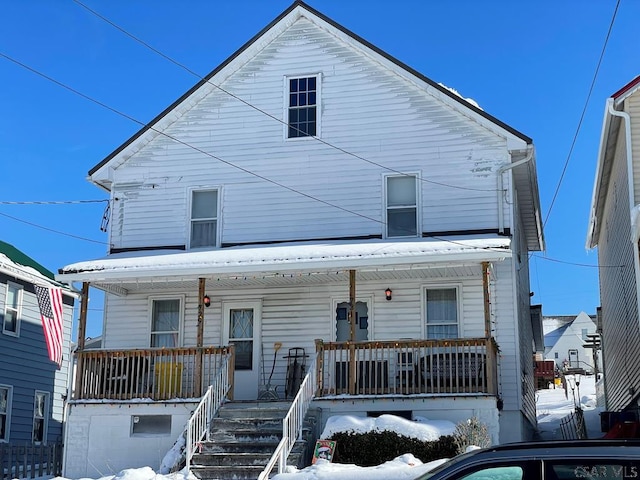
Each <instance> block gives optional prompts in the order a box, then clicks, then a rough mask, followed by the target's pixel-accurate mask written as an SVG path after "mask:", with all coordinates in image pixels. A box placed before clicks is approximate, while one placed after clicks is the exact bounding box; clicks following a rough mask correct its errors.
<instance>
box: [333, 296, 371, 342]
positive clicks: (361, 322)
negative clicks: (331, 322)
mask: <svg viewBox="0 0 640 480" xmlns="http://www.w3.org/2000/svg"><path fill="white" fill-rule="evenodd" d="M368 312H369V309H368V307H367V302H356V325H355V337H356V338H355V341H356V342H365V341H367V340H369V313H368ZM350 334H351V328H350V325H349V302H340V303H338V305H337V306H336V342H348V341H350V340H351V339H350V338H349V336H350Z"/></svg>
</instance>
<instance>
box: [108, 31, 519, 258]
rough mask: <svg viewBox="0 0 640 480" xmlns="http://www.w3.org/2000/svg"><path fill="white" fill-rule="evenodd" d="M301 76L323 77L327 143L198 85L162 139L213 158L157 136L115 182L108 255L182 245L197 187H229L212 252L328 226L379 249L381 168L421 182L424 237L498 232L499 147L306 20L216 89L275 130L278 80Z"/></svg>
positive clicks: (322, 233)
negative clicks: (286, 131) (296, 136)
mask: <svg viewBox="0 0 640 480" xmlns="http://www.w3.org/2000/svg"><path fill="white" fill-rule="evenodd" d="M316 42H317V43H316ZM321 45H327V46H330V47H328V49H325V48H324V47H321ZM336 59H337V60H336ZM296 72H300V73H301V74H302V75H306V74H308V73H309V72H318V75H320V76H321V79H322V81H321V88H322V92H321V97H322V111H321V112H318V117H321V118H322V126H321V127H322V141H319V140H316V139H312V138H308V137H307V138H305V139H304V141H290V140H288V139H287V138H286V135H283V128H286V126H283V124H282V122H281V121H278V120H275V119H273V118H270V117H269V116H267V115H265V114H264V113H261V112H260V111H257V110H254V109H250V108H247V106H246V105H245V104H243V103H242V102H238V101H235V100H234V99H233V98H231V97H230V96H229V95H227V94H225V93H224V92H222V91H220V90H219V89H216V88H213V87H209V86H207V85H206V84H205V85H203V87H202V88H203V90H202V91H201V92H200V93H199V95H201V96H202V98H201V99H199V101H198V102H197V103H195V104H192V105H191V108H190V109H189V110H187V111H185V112H183V113H181V115H180V116H179V118H177V119H176V120H175V121H174V122H173V123H171V124H169V125H168V126H167V128H166V133H167V134H168V135H172V136H176V137H178V138H184V139H185V143H187V144H189V145H194V146H195V147H197V148H198V149H199V150H203V151H206V152H211V153H212V154H214V155H215V157H216V158H212V157H210V156H207V155H205V154H203V153H202V152H201V151H198V150H194V149H193V148H189V146H188V145H185V144H181V143H176V142H174V141H172V140H171V139H169V138H167V137H165V136H163V135H158V136H156V137H155V138H153V139H152V140H151V141H150V142H149V144H148V145H147V146H146V147H145V148H143V149H141V150H140V151H139V152H137V153H135V154H134V155H133V156H132V157H131V159H130V160H128V161H126V162H124V163H123V164H122V165H120V166H118V167H117V168H115V169H114V170H113V176H114V177H113V181H114V185H115V186H114V193H113V196H114V197H117V198H118V199H119V200H118V201H115V202H114V213H113V219H112V223H111V235H112V239H111V241H112V243H113V245H114V246H115V247H117V248H126V247H141V246H148V245H149V244H152V245H155V246H158V245H159V246H162V245H180V244H185V242H187V243H188V240H185V239H188V238H189V235H190V233H189V230H188V228H187V222H185V218H189V215H190V211H189V208H190V205H189V201H188V198H184V191H185V190H184V189H185V187H186V188H196V186H199V185H224V199H222V194H221V195H220V198H219V201H221V202H222V201H223V215H224V218H223V222H222V223H224V225H223V227H221V226H220V225H219V230H221V234H220V237H219V240H220V244H226V243H231V244H236V243H249V242H268V241H274V240H289V239H292V240H304V239H315V238H326V237H327V224H330V225H331V232H330V236H331V237H337V238H341V237H351V236H366V235H380V233H381V232H383V231H384V229H383V228H384V227H383V226H384V223H385V221H386V219H385V211H384V207H382V205H383V202H384V200H383V198H384V182H381V180H380V179H381V174H383V175H384V174H391V173H393V172H392V171H388V170H385V168H389V169H392V170H393V171H399V172H422V174H421V175H422V176H423V177H424V179H421V181H420V182H418V183H419V185H418V191H419V195H418V199H419V202H420V204H419V206H418V211H419V221H418V224H419V225H424V226H428V229H427V230H429V231H438V232H442V231H461V230H481V229H495V228H497V227H496V222H497V220H496V219H497V218H498V211H497V200H496V194H495V189H496V172H497V169H498V168H499V167H500V166H502V165H505V164H507V163H509V161H510V158H509V154H508V151H507V148H506V140H505V139H504V137H501V136H499V135H495V134H493V133H491V132H490V131H489V130H487V129H486V128H485V127H484V126H481V125H480V124H478V123H477V122H475V121H473V120H471V119H470V118H469V117H468V116H465V115H461V114H460V113H459V112H457V111H455V110H454V109H452V108H451V107H449V106H445V105H443V103H442V101H441V99H440V98H439V97H438V96H434V95H432V94H431V93H429V91H430V90H431V89H430V88H429V89H428V90H425V89H424V88H420V87H418V86H416V85H415V84H414V83H412V82H410V81H408V80H406V79H405V78H402V77H400V76H398V75H396V74H395V73H392V72H390V71H389V70H388V69H386V68H385V67H383V66H382V65H380V64H379V63H377V62H375V61H373V60H371V59H370V58H368V57H366V56H362V55H360V54H359V53H358V52H357V51H356V50H354V49H353V48H352V47H351V46H349V45H347V44H343V43H341V42H339V41H337V39H336V38H335V37H333V36H331V35H330V34H328V33H327V32H325V31H323V30H321V29H319V28H315V27H313V26H312V25H311V24H310V23H309V22H307V21H306V20H301V21H300V22H297V23H295V24H293V25H292V26H291V27H290V28H289V29H288V30H286V31H285V32H284V33H283V34H282V35H281V36H279V37H278V38H277V39H275V40H274V41H273V42H271V43H269V44H268V45H265V46H264V48H263V49H262V50H260V52H259V53H258V54H257V56H256V57H255V58H253V59H251V60H250V61H248V62H247V63H246V64H243V65H242V66H241V67H240V69H239V70H238V71H237V72H235V74H234V75H233V76H232V77H229V78H226V79H223V81H222V83H221V84H220V85H221V86H222V87H223V88H224V89H225V90H227V91H229V92H231V93H233V94H234V95H238V96H240V97H241V98H246V99H248V100H249V101H250V102H251V104H252V105H254V106H255V107H257V108H259V109H260V110H262V111H265V112H277V117H278V118H279V117H281V116H282V113H281V112H282V111H283V108H284V106H286V103H287V99H286V98H285V92H286V90H285V88H283V83H284V81H283V78H285V77H286V76H287V75H291V74H295V73H296ZM258 79H259V80H258ZM213 81H214V83H215V79H214V80H213ZM461 108H462V107H461ZM283 137H285V138H283ZM336 147H339V148H336ZM341 149H342V150H341ZM345 152H346V153H345ZM352 154H353V155H352ZM358 157H361V158H358ZM218 158H219V159H221V160H222V161H220V160H218ZM371 162H373V163H371ZM380 165H382V167H381V166H380ZM142 172H144V175H142ZM250 172H251V173H250ZM508 177H509V176H508V175H505V188H511V182H510V181H509V178H508ZM142 178H144V181H141V179H142ZM354 179H356V180H357V181H354ZM422 180H424V181H422ZM429 181H432V183H429ZM136 182H138V183H137V184H136ZM433 182H436V183H433ZM118 185H120V186H118ZM285 187H289V188H285ZM292 189H293V190H296V191H297V192H300V193H296V191H292ZM123 193H126V195H123ZM318 200H320V201H318ZM323 202H326V203H323ZM120 204H124V207H122V206H121V205H120ZM332 205H335V206H332ZM337 207H340V208H337ZM511 220H512V219H511V217H510V216H509V215H508V214H507V215H506V218H505V221H506V224H505V226H506V227H507V228H508V227H510V226H512V225H511V224H510V222H511ZM219 223H220V222H219Z"/></svg>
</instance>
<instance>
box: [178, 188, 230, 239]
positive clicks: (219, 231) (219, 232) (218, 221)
mask: <svg viewBox="0 0 640 480" xmlns="http://www.w3.org/2000/svg"><path fill="white" fill-rule="evenodd" d="M212 191H216V192H218V205H217V206H218V209H217V212H216V215H217V217H216V245H215V247H195V248H191V221H192V218H191V207H192V204H193V193H194V192H212ZM186 214H187V215H186V217H187V220H186V223H187V232H186V233H187V242H186V244H187V246H188V249H189V250H206V249H211V248H220V242H221V241H222V187H221V186H219V185H218V186H216V185H211V186H199V187H191V188H188V189H187V211H186Z"/></svg>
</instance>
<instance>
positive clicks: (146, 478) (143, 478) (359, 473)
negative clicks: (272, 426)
mask: <svg viewBox="0 0 640 480" xmlns="http://www.w3.org/2000/svg"><path fill="white" fill-rule="evenodd" d="M574 398H575V402H578V401H579V402H580V404H581V405H582V408H583V411H584V417H585V421H586V424H587V434H588V437H589V438H598V437H601V436H602V435H603V434H602V432H600V415H599V413H600V410H599V409H598V408H596V400H595V398H596V395H595V379H594V377H593V376H589V377H587V376H583V377H581V379H580V385H579V390H578V389H577V388H574V389H573V390H571V388H568V391H567V394H565V390H564V389H562V388H556V389H549V390H540V391H538V392H537V409H538V412H537V415H538V429H539V431H540V434H541V437H542V438H543V439H546V440H551V439H560V438H561V436H560V430H559V427H560V420H561V419H562V418H564V417H566V416H567V415H569V414H570V413H572V412H573V411H574V408H575V407H574V405H575V404H574ZM372 430H375V431H395V432H399V433H402V434H403V435H407V436H412V437H415V438H419V439H422V440H429V441H431V440H435V439H437V438H438V437H439V436H440V435H450V434H452V433H453V431H454V430H455V424H453V423H452V422H446V421H430V420H428V419H426V418H417V419H416V420H415V421H409V420H406V419H403V418H400V417H395V416H392V415H383V416H381V417H379V418H361V417H351V416H340V417H332V418H331V419H329V421H328V422H327V425H326V426H325V430H324V432H323V433H322V437H323V438H329V437H330V436H331V434H332V433H334V432H340V431H355V432H367V431H372ZM445 460H446V459H441V460H437V461H434V462H429V463H423V462H421V461H420V460H419V459H417V458H415V457H414V456H413V455H411V454H405V455H401V456H399V457H397V458H395V459H393V460H391V461H389V462H385V463H383V464H381V465H377V466H375V467H358V466H356V465H346V464H337V463H330V462H328V461H326V460H318V461H317V462H316V464H315V465H312V466H310V467H307V468H304V469H301V470H297V469H294V468H291V469H290V471H288V472H287V473H283V474H280V475H276V476H275V477H274V479H275V480H325V479H326V480H328V479H331V480H378V479H379V480H383V479H390V478H393V479H394V480H405V479H406V480H410V479H413V478H416V477H417V476H419V475H421V474H422V473H425V472H427V471H429V470H431V469H433V468H435V467H436V466H438V465H440V464H441V463H442V462H444V461H445ZM58 480H65V479H62V478H59V479H58ZM100 480H197V479H196V477H195V476H194V475H192V474H190V473H189V472H186V471H182V472H179V473H174V474H171V475H160V474H158V473H156V472H155V471H154V470H153V469H151V468H149V467H145V468H135V469H128V470H123V471H122V472H120V473H118V474H117V475H115V476H108V477H102V479H100Z"/></svg>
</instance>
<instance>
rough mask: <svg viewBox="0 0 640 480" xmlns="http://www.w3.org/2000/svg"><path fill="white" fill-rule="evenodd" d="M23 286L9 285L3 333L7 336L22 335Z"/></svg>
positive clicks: (5, 301) (9, 283)
mask: <svg viewBox="0 0 640 480" xmlns="http://www.w3.org/2000/svg"><path fill="white" fill-rule="evenodd" d="M22 291H23V290H22V286H20V285H17V284H15V283H11V282H8V283H7V291H6V296H5V300H4V320H3V322H2V333H5V334H7V335H13V336H16V337H17V336H18V335H20V305H22Z"/></svg>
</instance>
